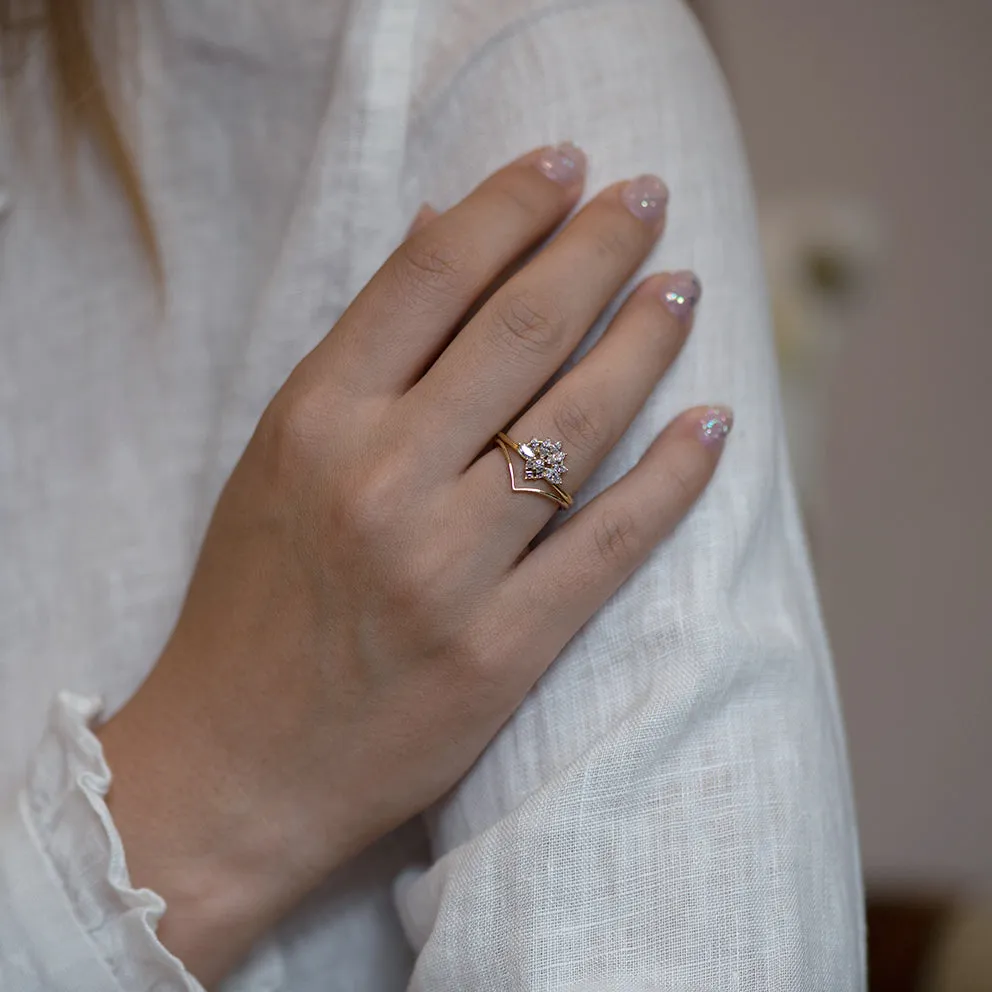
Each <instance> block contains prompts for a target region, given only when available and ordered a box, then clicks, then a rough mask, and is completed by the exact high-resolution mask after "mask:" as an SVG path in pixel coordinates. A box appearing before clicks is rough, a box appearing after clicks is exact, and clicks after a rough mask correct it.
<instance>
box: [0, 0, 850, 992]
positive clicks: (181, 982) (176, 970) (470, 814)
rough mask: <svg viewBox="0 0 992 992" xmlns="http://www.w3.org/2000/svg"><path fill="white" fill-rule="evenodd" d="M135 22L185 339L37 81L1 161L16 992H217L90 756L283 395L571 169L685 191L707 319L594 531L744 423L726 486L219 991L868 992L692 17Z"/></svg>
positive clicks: (4, 601)
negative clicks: (62, 141) (365, 300)
mask: <svg viewBox="0 0 992 992" xmlns="http://www.w3.org/2000/svg"><path fill="white" fill-rule="evenodd" d="M115 2H117V0H100V3H101V4H102V5H103V9H104V11H106V9H107V5H112V4H113V3H115ZM135 7H136V9H137V14H138V17H137V24H136V26H135V31H134V32H133V33H132V34H125V35H124V36H123V43H124V44H126V45H128V46H129V47H131V48H133V49H135V56H134V63H135V64H136V66H137V69H136V70H134V71H127V72H125V73H124V76H123V78H122V80H121V85H122V88H123V90H124V93H125V96H126V103H127V106H128V108H129V111H130V117H129V124H130V126H131V128H132V133H133V134H134V136H135V141H136V145H137V149H138V152H139V157H140V162H141V170H142V174H143V177H144V181H145V184H146V191H147V195H148V197H149V200H150V204H151V208H152V211H153V214H154V219H155V224H156V228H157V232H158V236H159V239H160V241H161V245H162V250H163V255H164V260H165V266H166V278H167V286H168V300H167V304H166V312H165V316H164V317H163V315H162V313H161V311H160V310H157V309H156V307H157V303H156V299H155V294H154V292H153V290H152V289H151V284H150V281H149V277H148V274H147V270H146V261H145V259H144V257H143V254H142V251H141V248H140V246H139V244H138V242H137V239H136V236H135V233H134V230H133V228H132V226H131V218H130V216H129V213H128V208H127V205H126V204H125V203H124V202H123V200H122V198H121V196H120V194H119V191H118V190H117V189H116V187H115V183H114V180H113V177H112V176H111V175H110V174H109V172H108V170H107V169H106V168H105V167H104V165H103V163H102V162H101V161H100V160H99V159H98V158H95V157H93V156H92V155H90V153H89V152H87V151H85V150H84V152H83V154H82V157H81V159H80V162H79V168H78V174H77V181H76V183H75V186H74V187H73V185H72V184H71V183H69V182H67V180H66V172H65V170H64V168H63V166H62V162H61V152H60V149H59V145H58V141H57V136H58V131H57V127H56V122H55V118H54V114H53V110H52V106H51V104H50V101H49V99H48V96H47V93H46V90H45V88H44V86H43V84H42V80H43V79H44V77H45V66H44V57H43V53H42V52H41V51H40V50H35V51H34V52H33V54H32V55H31V56H30V57H29V58H28V60H27V64H26V66H25V77H24V80H23V83H24V85H23V86H22V87H21V89H20V90H19V91H17V94H16V99H15V100H14V101H13V102H12V103H11V104H10V109H11V112H10V113H8V114H7V115H6V116H5V117H4V119H3V121H2V126H0V186H2V187H3V188H4V196H3V197H0V201H2V206H0V552H2V554H0V747H2V755H3V761H2V765H0V988H2V989H3V990H4V992H7V990H10V992H34V990H42V989H44V990H61V989H67V990H68V989H71V990H74V992H115V990H116V992H152V990H156V992H164V990H172V989H186V990H189V989H195V990H198V989H199V985H198V983H197V982H196V981H195V980H194V979H193V978H192V977H191V976H190V975H189V974H188V973H187V972H186V971H185V969H184V968H183V965H182V963H181V962H180V961H178V960H176V959H175V958H174V957H173V956H172V955H171V954H170V953H169V952H168V951H167V950H166V949H165V948H164V947H163V946H162V945H161V944H160V943H159V942H158V940H157V938H156V924H157V921H158V920H159V918H160V917H161V915H162V913H163V912H164V911H166V907H165V905H164V903H163V901H162V899H161V898H160V897H159V896H158V895H156V894H155V893H153V892H150V891H147V890H135V889H134V888H133V887H132V886H131V884H130V881H129V879H128V873H127V867H126V863H125V858H126V851H125V850H124V849H123V847H122V844H121V841H120V838H119V836H118V834H117V832H116V831H115V828H114V824H113V822H112V820H111V818H110V816H109V814H108V811H107V807H106V806H105V804H104V801H103V797H104V795H105V794H106V791H107V788H108V785H109V782H110V775H111V771H112V770H108V768H107V767H106V765H105V763H104V761H103V758H102V755H101V752H100V748H99V745H98V743H97V740H96V738H95V737H94V736H93V735H92V733H91V732H90V730H89V729H88V728H89V726H90V724H91V723H92V722H93V721H94V720H95V719H96V718H97V716H98V714H99V713H101V712H102V713H103V715H104V716H105V715H107V714H109V713H111V712H113V711H114V710H116V709H117V708H118V707H119V706H121V704H122V703H124V701H125V700H126V699H127V698H128V697H129V696H130V695H131V694H132V692H133V691H134V690H135V688H136V686H137V685H138V684H139V683H140V682H141V680H142V679H143V678H144V677H145V675H146V674H147V672H148V670H149V668H150V666H151V665H152V664H153V663H154V661H155V659H156V657H157V655H158V652H159V650H160V649H161V647H162V645H163V643H164V641H165V638H166V637H167V635H168V633H169V631H170V629H171V626H172V624H173V621H174V619H175V617H176V614H177V610H178V608H179V605H180V602H181V600H182V597H183V593H184V591H185V586H186V583H187V581H188V578H189V576H190V574H191V570H192V567H193V562H194V558H195V555H196V551H197V548H198V544H199V541H200V539H201V536H202V534H203V532H204V529H205V526H206V523H207V520H208V516H209V514H210V511H211V509H212V506H213V503H214V501H215V499H216V497H217V495H218V493H219V490H220V487H221V485H222V484H223V482H224V480H225V478H226V476H227V474H228V473H229V472H230V470H231V468H232V467H233V464H234V462H235V460H236V458H237V456H238V454H239V453H240V451H241V449H242V447H243V446H244V444H245V442H246V441H247V439H248V437H249V435H250V433H251V431H252V428H253V427H254V425H255V422H256V420H257V418H258V416H259V415H260V413H261V411H262V409H263V408H264V406H265V404H266V402H267V401H268V399H269V398H270V397H271V395H272V394H273V393H274V391H275V390H276V389H277V388H278V387H279V385H280V384H281V383H282V382H283V381H284V379H285V377H286V376H287V375H288V373H289V371H290V369H291V368H292V367H293V365H294V364H295V363H296V362H297V361H298V360H299V359H300V358H301V357H302V356H303V355H304V354H305V353H306V352H307V351H308V350H309V349H310V348H311V347H312V346H313V345H314V343H315V342H316V341H317V340H319V338H320V337H321V336H322V335H324V334H325V333H326V332H327V330H328V329H329V328H330V327H332V325H333V324H334V322H335V320H336V318H337V317H338V315H339V314H340V313H341V312H342V310H343V309H344V307H345V306H346V304H347V303H348V302H349V301H350V300H351V298H352V297H353V296H354V294H355V293H356V291H357V290H358V289H359V288H360V287H361V286H362V285H363V283H364V282H365V281H366V280H367V279H368V277H369V276H370V275H371V274H372V272H373V271H374V270H375V269H376V268H377V267H378V265H379V264H380V263H381V261H382V260H383V259H384V258H385V256H386V255H387V253H388V252H389V251H390V250H391V248H392V247H393V246H394V245H395V244H396V242H397V241H398V240H399V239H400V238H401V237H402V233H403V231H404V230H405V228H406V226H407V225H408V223H409V221H410V220H411V218H412V216H413V215H414V213H415V211H416V209H417V207H418V205H419V204H420V203H421V201H424V200H427V201H429V202H431V203H432V204H433V205H435V206H436V207H439V208H443V207H446V206H448V205H450V204H452V203H453V202H454V201H455V200H456V199H458V198H459V197H461V196H462V195H463V194H464V193H466V192H467V191H468V190H469V188H470V187H471V186H472V185H474V184H475V183H476V182H477V181H478V180H479V179H481V178H482V177H483V176H484V175H485V174H486V173H488V172H489V171H491V170H492V169H494V168H495V167H497V166H499V165H500V164H502V163H503V162H504V161H506V160H508V159H510V158H512V157H514V156H516V155H518V154H520V153H521V152H523V151H525V150H526V149H528V148H530V147H532V146H536V145H539V144H542V143H546V142H554V141H559V140H565V139H569V140H573V141H575V142H577V143H578V144H580V145H581V146H582V147H583V148H584V149H585V150H586V151H587V153H588V155H589V159H590V181H589V191H590V192H591V191H593V190H595V189H597V188H599V187H601V186H602V185H604V184H606V183H608V182H611V181H614V180H616V179H620V178H623V177H625V176H631V175H634V174H636V173H639V172H647V171H651V172H658V173H660V174H661V175H663V176H664V177H665V179H666V180H667V182H668V183H669V185H670V187H671V189H672V200H671V207H670V212H669V224H668V230H667V233H666V235H665V237H664V239H663V241H662V243H661V244H660V245H659V246H658V248H657V249H656V250H655V252H654V253H653V255H652V257H651V258H650V260H649V261H648V263H647V264H646V265H645V271H646V270H648V269H650V270H658V269H662V268H694V269H695V270H696V271H697V272H698V273H699V274H700V276H701V278H702V281H703V284H704V286H705V293H704V298H703V302H702V305H701V308H700V313H699V316H698V320H697V324H696V330H695V332H694V333H693V335H692V338H691V340H690V342H689V344H688V346H687V348H686V350H685V352H684V354H683V355H682V356H681V357H680V358H679V360H678V362H677V364H676V366H675V367H674V368H673V369H672V371H671V373H670V374H669V375H668V377H667V379H666V381H665V382H664V383H663V384H662V385H661V386H660V388H659V389H658V390H657V391H656V393H655V395H654V396H653V398H652V399H651V401H650V403H649V404H648V406H647V407H646V409H645V410H644V412H643V414H642V415H641V416H640V417H639V418H638V419H637V421H636V422H635V423H634V425H633V426H632V427H631V429H630V432H629V433H628V435H627V436H626V438H625V439H624V440H623V442H622V443H621V444H620V445H619V446H618V448H617V449H616V450H615V451H614V452H613V454H612V455H611V456H610V457H609V458H608V459H607V461H606V462H605V464H604V465H603V466H602V468H601V470H600V471H599V472H598V474H597V475H596V476H595V478H594V479H593V481H592V482H591V483H590V484H589V485H587V486H586V487H585V490H584V492H582V493H581V498H580V502H581V501H584V500H585V499H587V498H589V497H590V496H592V495H593V494H595V493H596V492H597V491H599V490H600V489H602V488H603V487H604V486H605V485H607V484H608V483H609V482H610V481H612V480H613V479H615V478H616V477H617V476H618V475H619V474H620V473H622V472H624V471H625V470H626V469H627V468H629V467H630V466H631V465H632V464H633V463H634V461H635V460H636V459H637V457H638V456H639V454H640V453H641V452H642V451H643V450H644V449H645V448H646V446H647V444H648V443H649V441H650V439H651V438H652V437H653V436H654V434H655V433H656V431H657V430H658V429H659V428H660V427H661V425H662V424H664V423H665V422H666V421H667V420H668V419H669V418H670V417H671V416H673V415H674V414H675V413H676V412H677V411H679V410H681V409H683V408H685V407H687V406H689V405H692V404H695V403H707V402H727V403H730V404H732V405H733V406H734V408H735V410H736V416H737V427H736V430H735V433H734V435H733V437H732V438H731V440H730V442H729V443H728V447H727V451H726V455H725V457H724V460H723V463H722V464H721V466H720V469H719V472H718V474H717V477H716V479H715V481H714V482H713V484H712V486H711V487H710V489H709V490H708V492H707V493H706V495H705V496H704V498H703V499H702V500H701V502H700V503H699V505H698V506H697V507H696V508H695V509H694V510H693V512H692V513H691V515H690V516H689V517H688V519H687V520H686V521H685V522H684V523H683V524H682V525H681V526H680V528H679V529H678V531H677V532H676V534H675V535H674V536H673V537H672V538H671V539H669V540H668V541H667V542H666V543H665V544H664V545H663V546H662V547H660V548H659V549H658V550H657V552H656V553H655V554H654V555H653V556H652V558H651V560H650V561H649V563H648V564H647V565H645V566H644V567H643V568H642V569H641V570H640V571H639V572H638V573H637V574H636V575H635V576H634V577H633V578H632V579H631V580H630V582H629V583H628V584H627V585H626V586H625V587H624V589H623V590H622V591H621V592H620V593H619V594H618V595H616V596H615V597H614V598H613V599H612V600H611V601H610V602H609V603H608V604H607V606H606V607H605V608H604V609H603V610H602V611H601V612H600V613H599V614H598V615H597V616H596V617H595V619H594V620H593V621H592V622H590V623H589V624H588V625H587V626H586V627H585V628H584V629H583V630H582V632H581V633H580V634H579V636H577V637H576V638H575V639H574V640H573V642H572V643H571V644H570V645H569V646H568V648H567V649H566V651H565V652H564V653H563V655H562V656H561V658H560V659H559V660H558V662H557V663H556V664H555V665H554V666H553V668H552V669H551V671H550V672H549V673H548V674H547V676H546V677H545V678H543V679H542V680H541V682H540V683H539V684H538V686H537V687H536V688H535V689H534V691H533V692H532V693H531V694H530V696H529V697H528V698H527V699H526V701H525V702H524V704H523V706H522V707H521V708H520V710H519V712H518V713H517V714H516V716H515V717H514V719H513V720H512V721H511V722H510V723H509V724H508V725H507V726H506V727H505V728H504V729H503V731H502V732H501V733H500V735H499V736H498V737H497V739H496V740H495V741H494V742H493V744H492V745H491V746H490V747H489V748H488V750H487V751H486V752H485V753H484V755H483V756H482V757H481V759H480V760H479V762H478V763H477V764H476V766H475V767H474V768H473V769H472V771H471V772H470V773H469V775H468V776H467V777H466V778H465V780H464V781H463V782H462V783H461V785H460V786H459V788H458V789H457V790H455V791H454V792H453V793H452V794H451V795H450V796H449V797H448V798H447V799H445V801H444V802H443V803H441V804H440V805H439V806H438V807H437V808H434V809H432V810H430V811H429V813H428V814H427V815H426V816H424V817H423V818H421V819H418V820H416V821H414V822H412V823H410V824H409V825H407V826H406V827H404V828H403V829H401V830H399V831H397V832H396V833H394V834H392V835H391V836H389V837H387V838H385V839H384V840H383V841H382V842H380V843H379V844H377V845H375V846H374V847H373V848H372V849H370V850H368V851H367V852H366V853H365V854H363V855H362V856H360V857H359V858H357V859H356V860H355V861H354V862H352V863H351V864H349V865H347V866H346V867H345V868H343V869H342V870H341V871H339V872H337V873H336V874H335V875H334V876H333V877H331V878H329V879H328V880H327V883H326V884H325V885H324V886H323V887H322V888H321V889H320V891H318V892H317V893H315V894H314V895H313V897H312V898H310V899H309V900H308V901H307V903H306V904H305V905H303V906H301V907H300V908H299V909H298V910H297V911H296V912H294V913H293V914H292V915H291V916H289V917H288V918H287V919H285V920H284V921H283V922H282V923H281V924H280V925H279V926H278V927H277V928H276V929H275V930H274V931H273V932H272V933H271V934H270V935H269V937H268V938H267V939H266V940H265V941H264V942H263V943H262V944H261V945H259V947H258V948H257V949H256V951H255V953H254V955H253V956H252V958H251V959H250V960H249V961H248V962H246V963H245V966H244V967H243V968H242V969H241V970H240V971H239V972H238V974H236V975H234V976H232V978H231V979H230V980H229V981H228V982H227V983H225V985H224V988H225V989H226V990H228V992H230V990H246V992H262V990H270V989H289V990H293V992H316V990H318V989H319V990H322V992H324V990H327V992H356V990H361V992H400V990H403V989H409V990H411V992H511V990H513V992H525V990H526V992H593V990H595V992H648V990H650V992H664V990H671V992H676V990H677V992H689V990H704V989H705V990H707V992H716V990H728V992H729V990H746V992H758V990H760V992H769V990H783V992H785V990H788V992H824V990H826V992H853V990H860V989H862V988H863V968H864V954H863V936H864V935H863V925H862V892H861V883H860V877H859V866H858V857H857V848H856V839H855V828H854V819H853V815H852V804H851V796H850V790H849V783H848V776H847V769H846V757H845V748H844V740H843V735H842V730H841V724H840V719H839V716H838V707H837V699H836V694H835V690H834V682H833V676H832V673H831V667H830V660H829V655H828V650H827V645H826V640H825V637H824V631H823V627H822V623H821V619H820V614H819V611H818V606H817V598H816V593H815V589H814V585H813V581H812V578H811V574H810V567H809V562H808V558H807V552H806V548H805V545H804V539H803V535H802V530H801V527H800V522H799V518H798V515H797V510H796V502H795V499H794V496H793V489H792V484H791V482H790V479H789V471H788V466H787V461H786V456H785V451H784V447H783V425H782V423H781V419H780V411H779V403H778V398H777V390H776V380H775V365H774V358H773V352H772V347H771V340H770V334H769V319H768V312H767V307H766V300H765V295H764V285H763V281H762V273H761V266H760V260H759V254H758V247H757V241H756V238H755V226H754V216H753V208H752V200H751V196H752V194H751V190H750V187H749V182H748V176H747V170H746V165H745V162H744V158H743V155H742V152H741V146H740V142H739V138H738V134H737V129H736V124H735V121H734V116H733V112H732V110H731V108H730V105H729V103H728V100H727V96H726V94H725V91H724V87H723V84H722V82H721V79H720V76H719V73H718V71H717V69H716V67H715V65H714V61H713V58H712V56H711V55H710V53H709V51H708V49H707V48H706V45H705V42H704V41H703V39H702V36H701V33H700V31H699V29H698V27H697V25H696V24H695V22H694V20H693V19H692V17H691V15H690V14H689V13H688V12H687V11H686V9H684V8H683V6H682V5H681V4H680V3H678V2H677V0H499V2H496V0H281V2H279V3H276V2H274V0H174V2H171V3H158V2H153V0H136V2H135ZM125 64H127V61H126V60H125ZM587 195H588V194H587ZM607 316H608V315H607ZM601 327H602V324H600V325H599V326H598V327H597V328H596V330H595V331H594V334H597V333H599V331H600V330H601ZM453 427H454V425H453ZM46 713H47V714H48V715H47V717H46ZM189 774H190V775H191V776H192V775H195V774H196V769H195V768H191V769H190V770H189Z"/></svg>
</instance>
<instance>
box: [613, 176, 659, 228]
mask: <svg viewBox="0 0 992 992" xmlns="http://www.w3.org/2000/svg"><path fill="white" fill-rule="evenodd" d="M620 199H621V200H622V201H623V205H624V206H625V207H626V208H627V209H628V210H629V211H630V212H631V213H632V214H633V215H634V216H635V217H636V218H637V219H638V220H643V221H647V223H649V224H654V223H656V222H657V221H659V220H660V219H661V216H662V214H664V212H665V207H666V206H667V204H668V187H667V186H666V185H665V184H664V183H663V182H662V181H661V180H660V179H659V178H658V177H657V176H638V177H637V178H636V179H631V180H630V182H629V183H627V185H626V186H624V188H623V191H622V192H621V193H620Z"/></svg>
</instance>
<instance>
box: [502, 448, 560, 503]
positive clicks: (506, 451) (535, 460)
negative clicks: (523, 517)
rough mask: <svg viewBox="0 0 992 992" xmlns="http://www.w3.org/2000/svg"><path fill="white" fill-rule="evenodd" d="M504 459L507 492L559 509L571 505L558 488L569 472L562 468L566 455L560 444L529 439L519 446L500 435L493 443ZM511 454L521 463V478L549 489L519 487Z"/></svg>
mask: <svg viewBox="0 0 992 992" xmlns="http://www.w3.org/2000/svg"><path fill="white" fill-rule="evenodd" d="M493 440H494V441H495V443H496V445H497V446H498V447H499V450H500V451H502V452H503V457H504V458H505V459H506V467H507V468H508V469H509V471H510V488H511V489H512V490H513V491H514V492H515V493H534V494H535V495H537V496H544V497H545V499H550V500H553V501H554V502H555V503H557V504H558V506H559V507H561V509H563V510H564V509H567V508H568V507H570V506H571V505H572V497H571V496H570V495H569V494H568V493H567V492H565V490H564V489H562V487H561V480H562V476H563V475H564V474H565V473H566V472H567V471H568V468H567V467H566V466H565V452H564V451H563V450H562V447H561V441H553V440H552V439H551V438H547V437H546V438H537V437H532V438H531V439H530V440H529V441H528V442H527V443H526V444H518V443H517V442H516V441H514V440H513V438H512V437H508V436H507V435H506V434H504V433H503V432H502V431H500V432H499V433H498V434H497V435H496V437H495V438H494V439H493ZM511 451H513V452H515V453H516V454H518V455H519V456H520V457H521V458H522V459H523V460H524V478H525V479H533V480H535V481H543V482H546V483H547V484H548V487H549V488H548V489H538V488H536V487H535V486H518V485H517V480H516V478H515V477H514V475H513V461H512V460H511V458H510V452H511Z"/></svg>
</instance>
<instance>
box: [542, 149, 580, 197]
mask: <svg viewBox="0 0 992 992" xmlns="http://www.w3.org/2000/svg"><path fill="white" fill-rule="evenodd" d="M536 164H537V167H538V169H540V170H541V172H543V173H544V175H546V176H547V177H548V179H553V180H554V181H555V182H556V183H561V185H562V186H567V185H569V183H574V182H576V181H577V180H579V179H581V178H582V176H583V175H585V171H586V156H585V153H584V152H583V151H582V149H581V148H578V147H577V146H576V145H573V144H572V142H571V141H563V142H562V143H561V144H560V145H555V146H554V147H553V148H545V149H544V151H543V152H541V156H540V158H538V160H537V163H536Z"/></svg>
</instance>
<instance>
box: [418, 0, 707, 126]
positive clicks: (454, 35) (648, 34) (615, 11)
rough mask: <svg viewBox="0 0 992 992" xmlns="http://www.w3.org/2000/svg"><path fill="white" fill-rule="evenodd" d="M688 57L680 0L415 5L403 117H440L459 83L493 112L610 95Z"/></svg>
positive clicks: (695, 37) (701, 50)
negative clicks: (408, 102) (408, 98)
mask: <svg viewBox="0 0 992 992" xmlns="http://www.w3.org/2000/svg"><path fill="white" fill-rule="evenodd" d="M687 51H688V52H691V53H692V54H691V58H694V59H698V58H699V57H700V56H702V57H704V58H707V57H708V51H707V49H706V44H705V42H704V40H703V37H702V32H701V31H700V29H699V26H698V24H697V22H696V19H695V17H694V15H693V14H692V13H691V12H690V11H689V9H688V8H687V6H686V4H685V3H684V2H683V0H498V2H494V0H422V2H421V3H420V4H419V5H418V25H417V34H416V39H415V56H414V63H415V69H414V72H415V75H414V79H413V104H412V106H411V108H410V109H411V114H412V116H413V117H414V119H417V118H422V117H425V116H430V115H431V114H434V113H438V112H443V109H444V103H445V101H446V100H450V99H453V98H457V96H458V95H459V93H460V92H462V91H463V90H464V88H466V87H469V88H471V87H476V86H485V87H487V92H488V97H489V101H490V103H491V105H492V107H493V108H494V109H497V108H498V107H499V106H501V105H503V106H505V105H506V104H507V103H510V102H513V101H526V102H528V103H534V102H535V101H541V100H547V99H549V98H550V99H560V98H561V97H562V96H563V95H564V94H563V93H561V92H560V88H561V86H563V85H572V86H578V87H588V86H596V85H597V84H598V85H600V86H603V85H605V86H606V87H607V88H608V89H609V88H612V87H613V86H615V85H617V83H623V82H625V81H626V80H628V79H630V78H631V77H632V73H633V71H634V69H635V68H636V69H637V71H639V72H642V73H644V72H647V73H649V74H650V73H652V72H653V71H654V70H655V69H656V67H657V66H658V65H659V64H660V63H665V62H670V61H672V60H678V59H679V58H680V55H684V54H685V53H686V52H687ZM518 84H529V85H530V86H531V87H534V86H538V87H540V89H539V90H538V91H537V92H534V91H533V90H531V91H530V92H525V91H523V89H522V86H521V85H518Z"/></svg>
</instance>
